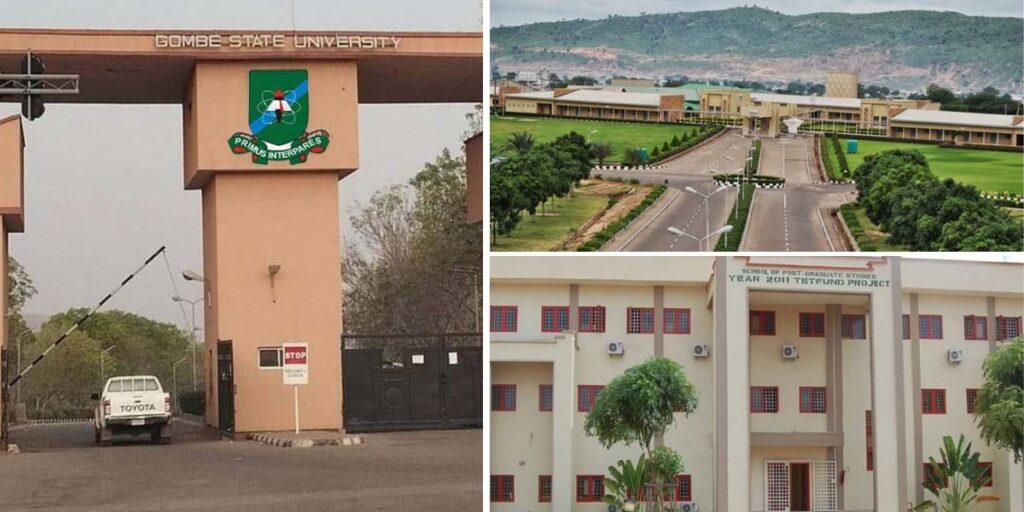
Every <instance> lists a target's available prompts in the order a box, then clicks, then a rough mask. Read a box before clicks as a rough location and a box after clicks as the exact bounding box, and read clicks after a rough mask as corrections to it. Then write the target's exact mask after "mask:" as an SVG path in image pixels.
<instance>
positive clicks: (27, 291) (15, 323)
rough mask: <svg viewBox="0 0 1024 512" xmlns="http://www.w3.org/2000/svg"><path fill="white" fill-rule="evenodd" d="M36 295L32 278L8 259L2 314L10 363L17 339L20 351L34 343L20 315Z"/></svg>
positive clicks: (15, 357) (16, 348)
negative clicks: (5, 304)
mask: <svg viewBox="0 0 1024 512" xmlns="http://www.w3.org/2000/svg"><path fill="white" fill-rule="evenodd" d="M36 293H37V291H36V287H35V286H34V285H33V284H32V277H31V276H29V274H28V271H27V270H25V267H23V266H22V265H21V263H19V262H18V260H16V259H14V258H12V257H8V258H7V311H5V312H4V314H5V315H6V317H7V339H8V340H9V342H10V343H11V346H10V347H8V348H9V349H10V350H11V352H10V355H9V357H10V358H11V360H12V361H17V359H18V356H19V354H18V347H19V344H18V343H16V341H17V340H18V339H21V344H20V346H21V347H22V350H25V348H24V347H26V346H30V345H32V344H33V343H35V341H36V335H35V334H34V333H33V332H32V330H31V329H30V328H29V326H28V322H26V321H25V318H24V317H23V316H22V314H21V310H22V308H24V307H25V303H26V302H28V301H29V299H31V298H32V297H34V296H35V295H36ZM22 359H24V357H23V358H22ZM18 398H19V400H20V399H21V397H18Z"/></svg>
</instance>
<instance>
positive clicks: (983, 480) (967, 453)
mask: <svg viewBox="0 0 1024 512" xmlns="http://www.w3.org/2000/svg"><path fill="white" fill-rule="evenodd" d="M965 442H966V439H964V436H963V434H961V435H960V439H959V440H958V441H957V442H955V443H954V442H953V438H952V437H951V436H945V437H943V438H942V448H941V449H940V450H939V455H940V458H941V461H936V460H935V458H934V457H928V466H927V467H928V471H926V472H925V478H924V484H923V485H924V488H925V490H926V491H928V492H929V493H930V494H931V495H932V496H935V500H926V501H924V502H922V503H921V504H919V505H917V506H916V507H914V510H915V511H935V512H970V511H971V510H974V508H975V507H976V506H977V505H978V504H979V503H982V502H984V501H990V500H994V499H997V498H994V497H992V496H981V494H980V492H981V488H982V487H984V486H985V485H987V484H988V483H989V482H990V481H991V477H989V475H988V472H987V471H986V470H985V468H984V467H983V466H982V465H981V464H980V463H979V462H978V460H979V459H980V458H981V454H980V453H978V452H975V451H971V443H966V445H965V444H964V443H965Z"/></svg>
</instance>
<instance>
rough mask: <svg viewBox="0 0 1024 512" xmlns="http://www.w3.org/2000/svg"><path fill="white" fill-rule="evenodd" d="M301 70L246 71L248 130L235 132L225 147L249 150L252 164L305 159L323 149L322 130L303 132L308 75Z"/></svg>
mask: <svg viewBox="0 0 1024 512" xmlns="http://www.w3.org/2000/svg"><path fill="white" fill-rule="evenodd" d="M308 75H309V74H308V72H307V71H306V70H304V69H288V70H252V71H249V132H248V133H246V132H235V134H234V135H232V136H231V137H230V138H229V139H228V147H230V148H231V151H232V152H234V153H235V154H239V155H240V154H244V153H250V154H251V155H252V161H253V163H256V164H261V165H263V164H266V163H267V162H269V161H280V160H287V161H288V162H290V163H291V164H292V165H296V164H301V163H304V162H306V160H307V159H308V158H309V154H310V153H313V154H319V153H323V152H324V151H326V150H327V145H328V144H329V143H330V135H329V134H328V133H327V131H326V130H313V131H311V132H308V131H306V128H307V125H308V124H309V76H308Z"/></svg>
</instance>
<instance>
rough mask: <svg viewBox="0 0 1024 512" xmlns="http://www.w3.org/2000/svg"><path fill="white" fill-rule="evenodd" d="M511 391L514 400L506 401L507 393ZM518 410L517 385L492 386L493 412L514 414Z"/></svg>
mask: <svg viewBox="0 0 1024 512" xmlns="http://www.w3.org/2000/svg"><path fill="white" fill-rule="evenodd" d="M509 390H511V392H512V400H511V402H509V401H508V400H506V398H507V396H506V395H505V393H506V392H507V391H509ZM515 410H516V385H515V384H491V412H514V411H515Z"/></svg>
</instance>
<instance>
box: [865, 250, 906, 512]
mask: <svg viewBox="0 0 1024 512" xmlns="http://www.w3.org/2000/svg"><path fill="white" fill-rule="evenodd" d="M889 262H890V264H891V265H892V287H891V288H890V289H884V290H880V291H876V292H873V293H872V294H871V318H872V322H871V403H872V407H871V409H872V417H873V419H874V423H875V424H874V429H873V431H872V432H873V434H874V439H873V441H874V448H875V468H874V478H875V510H903V507H905V506H906V503H907V485H906V481H907V471H906V464H907V460H906V444H905V439H906V431H905V427H904V414H905V412H906V411H905V407H904V402H905V399H904V389H903V388H904V386H903V368H902V367H903V345H902V344H903V341H902V337H903V336H902V333H901V331H902V323H901V320H900V318H901V314H900V311H901V309H902V291H901V289H900V286H899V283H900V269H899V263H900V262H899V259H898V258H889Z"/></svg>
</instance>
